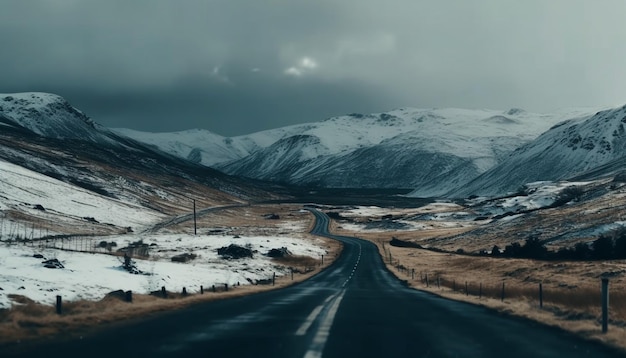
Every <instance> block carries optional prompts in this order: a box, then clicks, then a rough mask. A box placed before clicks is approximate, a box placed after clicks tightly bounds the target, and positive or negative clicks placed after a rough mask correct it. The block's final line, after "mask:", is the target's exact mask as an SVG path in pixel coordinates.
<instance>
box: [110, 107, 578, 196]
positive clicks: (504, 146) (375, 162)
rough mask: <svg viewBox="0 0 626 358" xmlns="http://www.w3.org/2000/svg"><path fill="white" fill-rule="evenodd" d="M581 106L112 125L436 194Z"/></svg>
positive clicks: (307, 178)
mask: <svg viewBox="0 0 626 358" xmlns="http://www.w3.org/2000/svg"><path fill="white" fill-rule="evenodd" d="M586 113H590V110H587V109H575V110H564V111H560V112H557V113H553V114H537V113H529V112H526V111H524V110H520V109H511V110H508V111H496V110H465V109H454V108H448V109H415V108H401V109H397V110H393V111H390V112H386V113H376V114H359V113H353V114H350V115H346V116H339V117H333V118H329V119H327V120H324V121H321V122H316V123H307V124H301V125H293V126H288V127H283V128H278V129H273V130H267V131H262V132H257V133H253V134H249V135H244V136H237V137H232V138H226V137H221V136H219V135H216V134H214V133H211V132H208V131H201V130H195V131H186V132H178V133H142V132H137V131H131V130H125V129H117V130H116V131H117V132H118V133H120V134H124V135H127V136H130V137H131V138H134V139H137V140H139V141H142V142H145V143H149V144H152V145H155V146H157V147H158V148H160V149H161V150H164V151H166V152H168V153H171V154H174V155H177V156H180V157H183V158H187V159H190V160H192V161H195V162H200V163H202V164H204V165H208V166H212V167H214V168H217V169H220V170H222V171H224V172H226V173H229V174H233V175H238V176H246V177H250V178H255V179H264V180H272V181H277V182H284V183H291V184H298V185H319V186H324V187H358V188H398V187H401V188H418V194H417V195H421V196H436V195H440V194H442V193H445V192H447V191H449V190H451V189H452V188H454V187H456V186H457V185H460V184H463V183H465V182H467V181H469V180H471V179H473V178H475V177H476V176H478V175H480V174H481V173H483V172H485V171H486V170H488V169H489V168H491V167H493V166H494V165H496V164H497V163H499V162H501V161H502V159H503V158H505V157H506V156H507V155H508V154H509V153H511V152H512V151H513V150H514V149H515V148H517V147H518V146H520V145H522V144H524V143H527V142H528V141H530V140H532V139H534V138H536V137H537V136H538V135H539V134H541V133H542V132H544V131H545V130H547V129H548V128H549V127H550V126H552V125H554V124H556V123H558V122H560V121H562V120H565V119H570V118H573V117H576V116H580V115H582V114H586Z"/></svg>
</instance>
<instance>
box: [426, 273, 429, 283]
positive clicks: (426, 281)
mask: <svg viewBox="0 0 626 358" xmlns="http://www.w3.org/2000/svg"><path fill="white" fill-rule="evenodd" d="M428 286H429V282H428V272H426V287H428Z"/></svg>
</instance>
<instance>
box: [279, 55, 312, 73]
mask: <svg viewBox="0 0 626 358" xmlns="http://www.w3.org/2000/svg"><path fill="white" fill-rule="evenodd" d="M317 67H318V65H317V61H315V60H314V59H312V58H311V57H306V56H305V57H302V58H301V59H300V60H299V61H298V64H297V65H296V66H291V67H289V68H287V69H286V70H285V74H286V75H289V76H295V77H300V76H303V75H304V74H307V73H311V72H313V71H314V70H315V69H317Z"/></svg>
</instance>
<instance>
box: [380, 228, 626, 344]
mask: <svg viewBox="0 0 626 358" xmlns="http://www.w3.org/2000/svg"><path fill="white" fill-rule="evenodd" d="M373 242H375V243H376V244H377V245H378V247H379V252H380V254H381V255H382V257H383V258H384V259H385V263H386V264H387V266H388V267H389V269H390V270H391V272H393V273H394V274H395V275H396V276H397V277H398V278H400V279H402V280H406V281H407V283H408V285H409V286H410V287H414V288H416V289H419V290H424V291H429V292H432V293H435V294H437V295H441V296H444V297H447V298H451V299H455V300H461V301H467V302H470V303H473V304H479V305H484V306H487V307H490V308H494V309H496V310H498V311H501V312H505V313H508V314H513V315H517V316H521V317H526V318H530V319H533V320H537V321H540V322H543V323H545V324H548V325H552V326H556V327H560V328H562V329H565V330H568V331H571V332H574V333H576V334H579V335H580V336H583V337H585V338H590V339H595V340H599V341H603V342H605V343H608V344H610V345H613V346H615V347H619V348H621V349H626V341H625V340H624V338H626V285H624V280H625V277H624V273H625V272H626V261H624V260H620V261H610V262H542V261H534V260H525V259H504V258H490V257H468V256H462V255H456V254H449V253H438V252H432V251H428V250H421V249H412V248H398V247H392V246H390V245H389V244H388V243H385V242H384V241H381V240H374V241H373ZM390 253H391V264H390V260H389V254H390ZM606 272H613V276H614V277H612V278H611V281H610V328H609V330H610V331H609V334H602V333H601V325H600V322H601V306H600V301H601V299H600V298H601V284H600V282H601V280H600V277H601V276H602V274H603V273H606ZM426 277H428V286H427V283H426ZM466 283H467V286H466ZM503 283H504V287H505V294H504V300H502V284H503ZM539 283H542V286H543V308H540V307H539ZM466 287H467V291H466Z"/></svg>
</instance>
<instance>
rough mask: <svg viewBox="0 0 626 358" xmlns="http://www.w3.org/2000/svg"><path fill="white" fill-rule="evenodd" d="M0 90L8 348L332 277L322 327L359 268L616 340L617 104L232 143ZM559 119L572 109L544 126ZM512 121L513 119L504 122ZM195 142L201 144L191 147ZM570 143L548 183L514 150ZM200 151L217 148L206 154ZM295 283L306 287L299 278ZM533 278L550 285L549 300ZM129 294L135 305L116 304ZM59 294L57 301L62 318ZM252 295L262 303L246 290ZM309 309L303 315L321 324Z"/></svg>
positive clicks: (362, 280)
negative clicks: (102, 118)
mask: <svg viewBox="0 0 626 358" xmlns="http://www.w3.org/2000/svg"><path fill="white" fill-rule="evenodd" d="M0 98H2V102H0V108H2V111H1V112H0V119H1V121H0V123H1V127H0V128H1V129H2V131H0V269H1V270H2V276H1V277H0V318H1V320H0V332H2V335H1V336H2V337H3V344H4V345H5V347H14V348H15V347H16V346H15V344H16V342H18V341H22V340H26V341H29V340H36V341H38V342H40V343H41V342H43V343H41V344H46V343H45V342H46V341H47V340H51V341H48V343H49V342H54V339H55V337H59V336H60V335H64V334H69V335H71V336H73V335H75V334H78V332H82V331H85V332H90V333H89V334H90V335H91V334H94V335H97V334H96V333H95V332H96V331H97V330H99V329H103V330H105V331H106V330H107V329H108V328H107V327H114V326H115V325H117V324H125V323H124V322H127V321H126V320H127V319H131V321H132V320H135V319H139V317H145V316H150V315H153V314H156V315H157V316H159V315H160V314H159V312H169V311H172V310H173V311H180V312H183V311H185V312H187V311H186V310H188V309H189V310H193V309H196V307H200V306H198V305H201V304H203V302H207V301H215V300H221V299H223V298H237V297H242V296H248V295H250V294H253V293H255V294H256V293H260V292H266V291H272V290H275V289H277V288H285V287H288V286H290V287H291V286H294V288H293V291H289V292H297V291H298V290H301V289H302V290H303V292H317V293H315V294H313V293H311V297H313V296H315V300H318V299H321V298H322V296H323V294H322V293H321V292H322V291H324V290H323V289H322V288H324V287H326V286H328V285H331V284H330V282H332V287H334V288H333V290H335V291H333V292H334V293H333V294H332V295H331V296H328V297H327V299H326V301H324V302H326V303H325V304H322V305H321V307H323V308H319V309H317V308H316V311H314V312H317V314H318V315H320V314H322V312H324V313H323V314H322V315H321V316H319V317H326V318H323V319H324V320H327V319H330V318H328V317H332V315H330V313H329V312H330V311H332V310H333V309H334V310H336V309H337V307H339V302H341V299H340V298H339V297H343V293H341V292H345V291H342V290H343V289H344V288H345V287H351V290H354V291H350V292H352V295H355V294H356V293H355V292H361V291H359V290H360V289H361V288H362V287H367V290H369V289H373V288H372V287H370V285H371V284H372V282H371V281H368V280H370V279H371V277H376V278H377V280H380V282H378V283H377V285H378V284H380V285H382V286H381V287H379V288H377V289H380V290H382V291H383V292H387V291H388V290H391V291H389V292H392V291H393V290H395V289H397V286H398V285H401V284H402V285H405V286H408V287H412V288H416V289H418V290H421V291H428V292H432V293H434V294H436V295H439V296H443V297H447V298H452V299H454V300H464V301H468V302H470V303H472V304H478V305H484V306H487V307H490V308H493V309H495V310H496V311H498V312H501V313H505V314H507V315H513V316H516V317H526V318H529V319H532V320H536V321H539V322H543V323H546V324H548V325H550V326H555V327H559V328H560V329H564V330H567V331H570V332H573V333H575V334H576V335H578V336H579V337H582V338H583V339H585V340H586V339H590V340H593V341H602V342H604V343H605V344H608V345H610V346H613V347H618V349H626V346H624V345H623V343H622V342H623V339H621V337H623V335H624V334H626V332H625V331H624V329H623V327H624V326H625V325H626V323H625V322H626V313H625V312H626V307H622V305H621V303H620V302H621V298H622V297H626V291H624V289H623V287H622V286H623V284H624V279H625V275H626V251H624V245H623V242H622V241H624V235H623V233H624V226H625V225H626V221H624V219H623V212H624V209H626V186H625V185H626V184H625V183H626V181H625V180H624V178H623V173H622V168H621V166H620V165H619V163H620V162H619V161H620V160H621V158H622V157H621V156H620V153H621V152H619V150H621V149H620V148H622V145H621V144H620V143H621V142H620V140H621V138H622V137H621V135H620V131H619V130H618V129H615V133H617V134H616V135H614V136H613V137H612V141H611V150H608V149H607V146H606V145H605V146H604V147H602V146H599V145H596V144H597V143H600V142H601V141H603V140H604V141H607V140H606V139H602V138H605V137H606V136H604V137H603V133H604V132H607V131H611V130H613V129H614V127H615V128H619V123H617V122H619V121H621V115H622V112H623V108H618V109H615V110H609V111H604V112H598V113H597V114H595V115H592V114H585V113H584V112H581V111H573V112H568V111H564V112H561V113H559V114H553V115H550V116H548V115H537V114H529V113H526V112H524V111H520V110H516V111H507V112H506V113H502V112H496V111H473V112H472V111H466V110H456V109H441V110H417V109H399V110H396V111H391V112H388V113H382V114H372V115H356V114H352V115H349V116H343V117H336V118H330V119H328V120H326V121H324V122H320V124H310V125H303V126H294V127H289V128H281V129H277V130H274V131H268V132H263V133H255V134H251V135H250V136H242V137H238V138H224V137H219V136H215V135H213V136H212V137H210V138H212V139H210V140H209V139H207V138H209V137H207V136H206V133H202V132H194V135H196V136H197V138H196V139H195V140H190V139H189V138H192V136H190V133H191V132H189V133H180V134H178V136H177V135H172V136H171V137H170V136H169V135H160V136H151V135H149V134H145V133H143V134H142V133H131V132H128V131H124V130H109V129H107V128H104V127H101V126H99V125H98V124H97V123H96V122H94V121H92V120H91V119H90V118H89V117H87V116H86V115H84V114H83V113H82V112H80V111H79V110H77V109H75V108H73V107H71V105H69V103H67V102H65V100H63V99H62V98H60V97H58V96H53V95H45V94H37V93H34V94H20V95H10V96H8V95H7V96H4V97H3V96H2V95H0ZM7 98H11V99H7ZM20 106H22V107H24V108H21V107H20ZM570 115H573V116H575V118H573V119H569V120H568V121H567V122H565V124H561V125H556V126H554V127H553V128H552V129H547V128H546V130H548V131H547V132H545V133H544V134H541V135H540V133H541V131H542V130H543V129H542V128H543V127H546V126H547V125H548V124H551V123H550V122H551V121H557V120H559V119H562V117H563V116H570ZM29 116H32V118H30V117H29ZM15 118H19V120H17V119H15ZM540 122H541V123H540ZM599 122H602V123H604V124H605V127H606V128H604V127H602V128H604V129H602V130H600V129H596V130H595V131H593V133H592V134H589V133H587V132H585V131H586V129H585V131H582V132H581V133H582V134H584V136H583V135H581V138H583V137H584V138H586V139H585V141H586V142H585V143H587V142H588V143H595V144H594V146H593V148H591V147H592V146H591V145H590V144H589V145H586V147H584V148H583V147H581V148H578V147H577V148H576V150H577V152H572V153H574V154H571V153H570V152H568V151H574V149H573V148H571V146H568V145H566V147H567V148H569V149H567V151H560V152H559V151H557V150H556V149H554V150H553V151H552V152H551V151H550V150H548V149H545V148H544V149H541V150H539V149H537V150H535V149H532V150H531V149H528V148H535V147H536V148H543V147H541V146H542V145H544V144H542V143H546V142H549V143H565V142H567V143H571V141H566V140H558V139H555V136H558V133H559V131H561V130H562V128H574V129H567V130H566V133H567V135H568V136H571V135H573V134H572V133H573V132H574V131H575V129H576V128H583V129H584V128H591V127H594V126H596V127H597V125H596V124H597V123H599ZM523 123H526V125H525V126H524V128H525V129H524V130H522V129H521V127H516V126H518V125H520V126H521V125H522V124H523ZM529 123H531V124H532V123H534V124H532V125H531V124H529ZM539 123H540V124H539ZM529 125H530V127H532V130H528V128H529V127H528V126H529ZM542 126H543V127H542ZM616 126H617V127H616ZM596 127H594V128H596ZM515 128H517V129H515ZM597 128H600V127H597ZM513 129H515V130H513ZM450 130H451V131H450ZM517 130H519V131H517ZM84 131H86V132H85V133H89V134H88V135H83V134H81V133H82V132H84ZM123 133H126V134H129V133H131V134H133V136H134V139H131V138H129V137H126V136H124V135H123ZM607 133H608V132H607ZM533 135H536V136H538V137H537V138H536V139H533ZM339 137H341V138H344V139H345V140H344V141H343V142H341V141H340V140H339ZM574 137H576V136H575V135H574ZM592 137H593V138H592ZM167 138H174V139H173V141H168V139H167ZM348 138H349V139H348ZM545 138H549V139H548V140H546V139H545ZM568 138H569V137H568ZM576 138H578V137H576ZM596 139H597V140H598V141H600V142H597V141H595V140H596ZM581 140H582V139H581ZM596 142H597V143H596ZM163 143H166V144H167V145H165V144H163ZM183 143H187V144H190V146H186V145H183ZM194 143H195V144H194ZM199 143H204V144H206V145H207V147H204V148H200V147H193V145H199ZM602 143H604V142H602ZM164 145H165V146H164ZM555 146H556V144H555ZM624 147H626V146H624ZM173 148H177V149H176V150H174V149H173ZM550 148H552V147H550ZM597 148H600V149H601V148H604V149H602V150H604V152H603V153H599V152H598V153H596V152H595V151H594V150H595V149H597ZM392 149H393V150H392ZM581 149H582V150H585V151H587V152H582V153H583V154H586V155H587V156H588V158H587V157H585V158H587V159H584V160H586V163H587V164H586V166H584V167H572V168H570V169H568V170H565V169H563V171H562V173H561V174H560V175H556V176H553V177H546V176H541V175H539V174H540V173H541V171H537V170H535V169H532V170H529V171H528V173H530V174H532V175H530V174H529V175H526V174H528V173H526V174H524V173H525V172H524V169H525V168H526V167H528V168H538V167H540V166H541V165H544V166H546V167H547V166H549V161H548V162H546V163H547V164H546V163H543V164H542V162H541V161H540V159H538V158H535V159H528V157H527V154H524V153H537V152H541V153H557V154H554V156H552V157H550V158H553V159H550V160H556V159H554V158H561V157H560V155H563V157H562V158H565V159H563V161H564V163H570V159H571V158H578V157H575V156H574V155H578V153H579V152H580V150H581ZM600 149H598V150H600ZM551 150H552V149H551ZM187 151H188V152H187ZM212 151H213V152H215V153H216V158H218V157H220V158H222V159H223V161H222V162H219V163H218V162H206V161H205V162H203V161H202V158H204V156H206V155H207V153H211V152H212ZM609 152H610V153H609ZM558 153H561V154H558ZM594 153H595V154H594ZM546 155H547V154H546ZM522 157H523V158H526V159H524V160H526V162H524V163H525V164H523V165H522V164H520V163H521V162H518V161H517V160H518V158H522ZM581 158H583V157H581ZM222 159H220V160H222ZM600 159H602V160H600ZM574 160H575V159H571V161H574ZM576 160H578V159H576ZM581 160H583V159H581ZM531 162H532V163H531ZM535 162H536V163H535ZM592 162H594V163H595V162H597V165H595V166H594V165H592V164H590V163H592ZM531 164H533V165H535V164H536V165H537V166H531ZM211 166H214V167H216V168H219V169H220V170H223V171H226V172H227V173H229V174H226V173H223V172H222V171H220V170H216V169H214V168H211ZM229 168H230V169H229ZM268 168H269V169H270V170H266V169H268ZM502 168H508V169H506V170H505V169H502ZM518 172H519V173H521V174H519V175H518V176H516V175H514V174H511V173H518ZM246 173H248V174H246ZM255 173H256V174H255ZM506 173H509V174H506ZM533 173H535V174H537V173H539V174H537V175H539V176H533V175H535V174H533ZM298 178H300V179H303V180H300V179H298ZM403 178H405V179H406V180H405V179H403ZM498 178H499V179H498ZM391 179H393V180H391ZM539 179H541V180H539ZM381 183H384V184H381ZM295 184H297V185H295ZM398 188H400V189H398ZM426 194H427V195H426ZM327 218H328V219H327ZM325 220H328V221H325ZM322 223H327V224H329V225H330V232H327V231H326V229H325V228H323V227H322V226H323V225H322ZM360 239H363V240H366V241H361V240H360ZM600 239H602V240H604V241H603V242H604V244H605V246H606V243H607V242H610V243H611V244H610V248H609V249H608V251H600V247H601V245H600V244H599V243H598V242H600V241H599V240H600ZM367 242H369V243H367ZM370 243H371V244H370ZM531 244H532V245H535V246H533V250H534V251H531V249H530V247H531ZM363 245H371V246H367V247H368V249H367V252H368V253H367V255H368V256H367V257H368V258H367V261H366V262H367V263H366V264H364V265H367V268H362V267H363V266H359V263H360V260H361V259H360V258H361V250H362V248H363V247H364V246H363ZM344 249H345V250H348V252H347V253H346V254H345V255H344V254H342V252H343V250H344ZM533 255H534V256H533ZM602 255H605V256H602ZM337 262H339V263H337ZM352 264H353V265H354V266H353V268H352V271H351V272H350V271H349V270H348V268H349V267H350V265H352ZM382 264H386V265H387V269H386V270H387V271H386V270H385V269H382V268H381V267H382ZM379 266H381V267H379ZM339 267H343V268H341V269H340V268H339ZM359 267H361V268H360V271H358V270H357V269H359ZM357 271H358V272H360V273H359V274H358V275H360V276H359V278H358V279H356V281H355V282H352V281H351V280H352V278H353V276H354V275H356V274H357ZM389 272H391V273H393V274H394V275H395V276H396V277H397V279H391V278H390V277H391V276H387V275H388V273H389ZM603 277H610V280H611V295H612V296H611V297H613V298H614V300H613V301H612V302H615V303H613V304H612V306H611V310H612V311H611V312H612V313H611V321H610V326H611V330H610V333H609V334H602V333H601V332H600V331H599V326H598V315H599V311H598V305H597V304H596V303H597V291H598V285H599V281H600V279H601V278H603ZM309 279H310V280H309ZM398 279H399V280H398ZM304 280H307V282H310V283H307V284H304V283H303V284H302V286H300V284H299V282H303V281H304ZM337 280H339V281H337ZM433 280H436V281H433ZM340 281H341V282H344V284H343V286H341V285H339V286H337V285H338V284H339V283H340ZM451 281H452V282H451ZM435 282H437V286H436V288H435V286H434V285H435V284H434V283H435ZM466 282H467V283H466ZM77 283H78V284H77ZM539 284H541V285H542V286H541V287H545V290H546V305H545V307H541V308H537V302H536V299H535V296H536V290H537V286H538V285H539ZM478 285H480V286H478ZM335 286H337V287H335ZM344 286H345V287H344ZM477 286H478V287H480V288H479V291H478V292H479V295H478V297H476V296H477V294H476V290H477ZM500 286H502V287H505V286H506V287H507V290H508V291H507V292H508V293H507V296H506V299H501V300H498V299H497V298H498V294H499V293H498V292H499V291H498V287H500ZM392 288H393V289H392ZM470 291H471V293H472V294H471V295H470ZM127 292H132V293H131V296H132V297H133V302H132V306H131V305H129V304H128V302H124V299H125V297H126V296H125V295H127ZM164 292H165V293H164ZM281 292H282V291H281ZM286 292H287V291H286ZM403 292H404V291H403ZM411 292H413V291H411V290H408V291H406V292H405V294H406V295H408V296H406V297H405V298H407V297H412V296H410V295H413V294H414V293H411ZM325 293H327V292H326V291H324V294H325ZM273 294H274V293H272V294H271V295H273ZM359 294H360V293H359ZM386 294H387V293H384V294H382V295H386ZM463 294H465V295H463ZM268 295H269V293H268ZM276 295H280V293H276ZM299 295H300V294H299V293H297V294H295V296H294V297H301V296H299ZM320 295H321V296H320ZM483 295H484V297H483ZM57 296H61V297H63V300H64V304H65V307H66V308H67V310H66V311H65V313H63V314H61V315H59V314H57V313H56V312H55V307H54V305H53V304H54V301H55V299H56V297H57ZM254 296H256V295H254ZM165 297H167V299H165ZM258 297H261V296H258ZM263 297H264V296H263ZM307 297H308V296H307ZM347 297H351V296H347ZM381 297H383V296H381ZM568 297H569V299H568ZM579 297H580V298H579ZM284 299H285V300H287V301H290V300H296V301H297V300H299V299H300V298H284ZM355 299H356V298H355V297H354V296H352V297H351V298H348V300H352V301H353V302H357V301H354V300H355ZM259 300H262V298H259ZM246 302H249V304H250V305H251V306H254V302H255V298H250V299H249V301H246ZM329 302H330V303H329ZM593 302H596V303H593ZM335 303H336V304H335ZM404 303H406V302H404V301H403V304H404ZM308 304H309V303H307V305H308ZM329 304H332V306H329ZM371 304H374V302H371ZM203 307H204V306H203ZM207 307H208V306H207ZM272 307H273V306H272ZM332 307H335V308H332ZM342 307H343V306H342ZM272 309H273V308H272ZM468 310H473V308H472V309H469V308H468ZM233 312H239V311H238V309H234V311H233ZM341 312H345V311H341ZM181 314H182V313H181ZM242 314H243V313H242ZM298 314H299V315H302V314H304V313H303V312H299V313H298ZM329 315H330V316H329ZM159 317H160V316H159ZM311 317H312V318H311V319H313V321H311V323H310V324H309V325H312V324H313V322H318V323H315V325H314V327H318V325H319V327H321V326H322V323H320V322H321V321H316V320H318V316H311ZM379 319H383V318H382V317H379ZM120 320H121V321H122V322H121V323H120V322H118V321H120ZM319 320H322V318H319ZM90 322H97V323H98V324H97V327H92V324H91V323H90ZM128 322H130V321H128ZM331 323H332V321H331ZM277 324H278V323H277ZM280 324H283V323H280ZM328 329H330V328H329V327H328ZM314 330H319V328H315V329H314ZM307 334H312V333H307ZM367 334H370V333H367ZM314 346H315V345H313V346H311V347H314ZM322 348H323V347H322ZM298 349H301V347H300V348H298ZM310 349H313V348H310ZM315 349H318V350H319V347H318V348H315ZM337 349H343V348H341V347H338V348H337ZM549 349H552V348H549ZM319 352H321V351H319ZM319 352H318V353H319ZM281 354H282V353H281Z"/></svg>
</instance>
